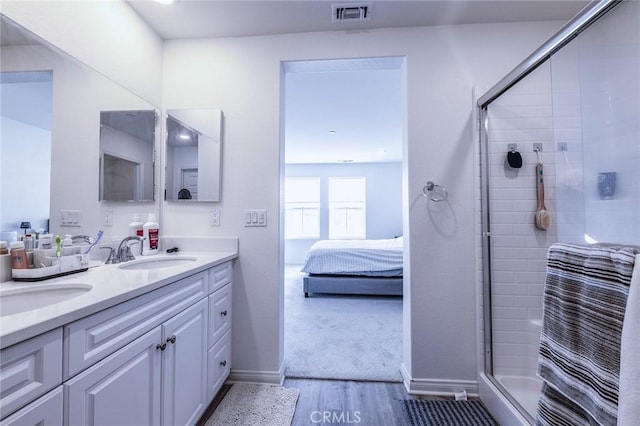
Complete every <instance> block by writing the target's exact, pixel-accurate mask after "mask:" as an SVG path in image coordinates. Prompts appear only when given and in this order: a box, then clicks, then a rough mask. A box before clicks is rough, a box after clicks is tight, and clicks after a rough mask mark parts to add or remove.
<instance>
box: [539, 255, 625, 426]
mask: <svg viewBox="0 0 640 426" xmlns="http://www.w3.org/2000/svg"><path fill="white" fill-rule="evenodd" d="M634 262H635V255H634V252H633V250H632V249H630V248H622V249H621V248H612V247H586V246H580V245H573V244H554V245H552V246H551V247H550V248H549V252H548V258H547V277H546V281H545V289H544V308H543V323H542V333H541V336H540V352H539V357H538V375H539V376H540V377H541V378H542V380H543V381H544V384H543V391H542V395H541V397H540V400H539V403H538V413H537V418H536V424H538V425H558V424H567V425H583V424H600V425H615V424H616V420H617V411H618V384H619V372H620V337H621V332H622V323H623V320H624V313H625V308H626V301H627V294H628V292H629V284H630V282H631V273H632V271H633V265H634Z"/></svg>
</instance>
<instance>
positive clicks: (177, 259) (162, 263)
mask: <svg viewBox="0 0 640 426" xmlns="http://www.w3.org/2000/svg"><path fill="white" fill-rule="evenodd" d="M195 260H197V258H195V257H193V256H163V257H153V258H150V259H141V260H133V261H131V262H126V263H122V264H120V266H118V268H120V269H129V270H138V271H139V270H145V269H160V268H170V267H172V266H179V265H184V264H186V263H191V262H193V261H195Z"/></svg>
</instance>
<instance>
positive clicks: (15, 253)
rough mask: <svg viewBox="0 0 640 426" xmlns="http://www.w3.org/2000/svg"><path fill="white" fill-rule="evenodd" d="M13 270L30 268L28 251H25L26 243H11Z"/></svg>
mask: <svg viewBox="0 0 640 426" xmlns="http://www.w3.org/2000/svg"><path fill="white" fill-rule="evenodd" d="M11 268H12V269H27V268H29V260H28V258H27V251H26V250H25V249H24V242H22V241H14V242H12V243H11Z"/></svg>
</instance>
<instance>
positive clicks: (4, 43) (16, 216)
mask: <svg viewBox="0 0 640 426" xmlns="http://www.w3.org/2000/svg"><path fill="white" fill-rule="evenodd" d="M0 31H1V32H0V49H1V51H0V54H1V57H2V60H1V61H0V73H1V76H0V83H2V85H1V86H0V95H1V99H0V101H1V102H0V117H1V119H2V122H1V127H0V160H1V170H0V172H1V180H0V206H1V208H0V231H10V232H14V231H17V232H18V233H22V232H23V231H22V230H21V229H20V223H21V222H25V221H29V222H31V226H32V228H33V229H34V230H36V231H37V230H39V229H47V228H49V230H50V231H51V232H54V233H60V234H63V233H71V234H80V233H82V234H89V235H95V233H96V231H97V230H98V229H101V228H102V227H103V225H104V224H103V220H102V215H101V210H102V208H104V207H105V205H104V203H105V202H106V201H111V200H113V201H114V202H113V203H112V204H111V205H109V206H108V208H109V209H113V208H114V207H115V208H116V209H117V208H118V204H117V203H116V202H115V201H126V202H130V201H132V200H133V201H151V200H154V198H155V195H154V192H155V189H154V188H155V187H156V186H155V184H154V182H155V179H157V178H158V174H159V173H157V172H154V164H153V157H154V155H153V152H154V147H155V146H157V145H156V144H157V141H158V137H156V134H157V133H158V132H155V134H154V131H155V128H156V126H157V125H156V120H155V118H154V115H155V113H154V110H157V108H155V107H154V106H153V105H152V104H150V103H149V102H147V101H146V100H144V99H142V98H140V97H139V96H137V95H135V94H133V93H132V92H131V91H130V90H127V89H126V88H124V87H122V86H121V85H119V84H117V83H115V82H114V81H113V80H111V79H109V78H107V77H105V76H104V75H103V74H101V73H99V72H97V71H96V70H94V69H92V68H90V67H88V66H86V65H85V64H83V63H81V62H80V61H78V60H77V59H75V58H73V57H71V56H70V55H68V54H66V53H65V52H63V51H60V50H59V49H57V48H55V47H53V46H51V45H50V44H48V43H47V42H46V41H43V40H41V39H40V38H38V37H37V36H35V35H33V34H32V33H30V32H29V31H27V30H26V29H24V28H23V27H21V26H20V25H17V24H16V23H15V22H13V21H12V20H10V19H7V18H6V17H5V16H4V15H2V14H0ZM130 119H135V120H131V121H136V122H137V123H138V124H137V125H138V127H139V128H138V129H136V130H133V128H134V126H131V125H129V124H125V123H124V122H126V121H127V120H130ZM101 136H104V138H102V142H103V143H101ZM107 139H108V140H107ZM36 144H37V145H36ZM32 145H33V146H32ZM123 145H126V146H127V147H126V149H125V150H124V151H122V150H120V149H119V148H118V146H123ZM133 146H136V147H137V148H135V150H134V149H133V148H132V147H133ZM134 151H136V152H134ZM143 151H144V155H143V154H142V152H143ZM105 158H106V166H105V167H103V168H102V169H105V168H113V174H114V175H117V174H118V173H119V172H120V171H122V173H125V174H127V173H128V175H126V177H124V175H123V177H122V178H121V181H120V182H121V183H126V184H128V183H130V182H131V186H130V187H129V188H128V189H127V190H126V191H123V193H119V194H117V195H114V198H110V196H108V194H106V193H105V192H103V191H102V190H103V189H107V190H108V188H109V185H110V186H111V187H112V188H113V187H115V186H119V185H120V184H119V183H115V182H111V183H109V182H105V180H104V178H103V176H101V174H100V173H99V171H98V170H99V169H100V167H99V164H100V163H101V162H103V160H104V159H105ZM124 160H127V161H129V162H130V164H128V165H123V163H121V161H124ZM102 164H103V166H104V165H105V162H103V163H102ZM155 169H156V170H157V168H155ZM115 170H118V171H115ZM105 183H107V185H106V186H105ZM108 192H109V191H107V193H108ZM111 192H116V191H111ZM124 192H126V194H125V193H124ZM99 200H105V201H99ZM127 205H128V204H127ZM122 206H123V208H124V206H125V204H122ZM67 209H69V210H78V211H80V214H81V218H82V221H81V223H80V224H78V225H76V226H74V227H73V228H69V227H68V226H69V225H66V226H65V225H64V224H63V223H62V218H61V216H62V214H61V213H62V212H61V211H62V210H67ZM116 214H117V211H116ZM127 217H128V218H130V217H129V216H128V215H127ZM105 231H107V230H106V229H105ZM114 232H116V233H119V232H121V231H120V229H117V230H116V229H114Z"/></svg>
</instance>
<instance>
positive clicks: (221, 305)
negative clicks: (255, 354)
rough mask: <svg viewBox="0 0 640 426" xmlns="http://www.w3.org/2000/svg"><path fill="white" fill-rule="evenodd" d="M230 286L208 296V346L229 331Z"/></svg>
mask: <svg viewBox="0 0 640 426" xmlns="http://www.w3.org/2000/svg"><path fill="white" fill-rule="evenodd" d="M231 288H232V286H231V284H227V285H225V286H224V287H222V288H221V289H219V290H216V291H215V292H214V293H213V294H212V295H211V296H209V337H208V342H209V344H208V345H207V347H209V346H211V345H213V344H214V343H215V342H216V341H217V340H218V339H219V338H220V337H222V336H223V335H224V334H225V333H226V332H227V331H229V330H230V329H231V305H232V303H231Z"/></svg>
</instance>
